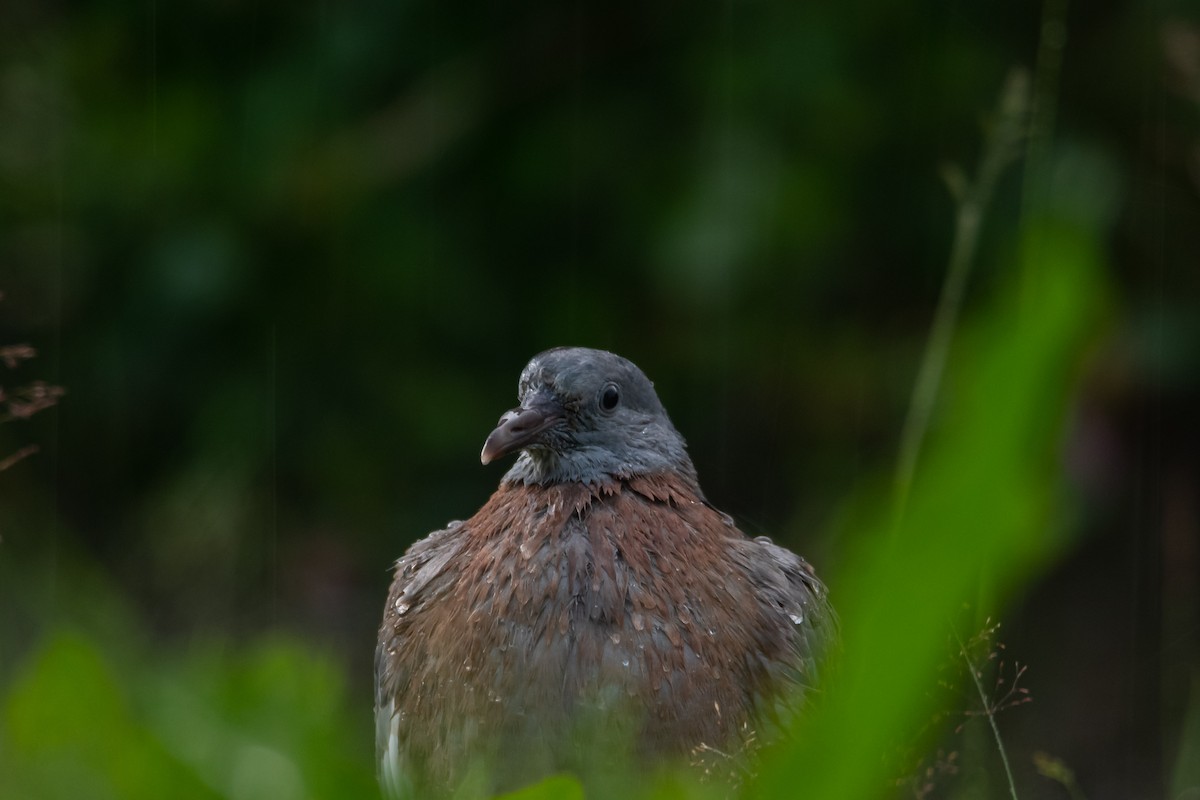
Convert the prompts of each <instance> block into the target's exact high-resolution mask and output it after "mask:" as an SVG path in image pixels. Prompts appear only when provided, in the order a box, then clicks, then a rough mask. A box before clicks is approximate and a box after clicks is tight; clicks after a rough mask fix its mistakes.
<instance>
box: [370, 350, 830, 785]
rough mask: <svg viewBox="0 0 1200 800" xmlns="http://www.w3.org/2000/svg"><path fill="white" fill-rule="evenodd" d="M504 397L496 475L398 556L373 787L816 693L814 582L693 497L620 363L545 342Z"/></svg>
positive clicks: (592, 762)
mask: <svg viewBox="0 0 1200 800" xmlns="http://www.w3.org/2000/svg"><path fill="white" fill-rule="evenodd" d="M518 398H519V401H520V405H519V406H518V407H516V408H514V409H512V410H510V411H507V412H505V413H504V415H503V416H501V417H500V420H499V423H498V424H497V425H496V428H495V430H493V431H492V432H491V434H490V435H488V437H487V440H486V441H485V443H484V445H483V451H482V453H481V454H480V460H481V461H482V462H483V464H485V465H486V464H490V463H491V462H493V461H496V460H498V459H500V458H503V457H504V456H507V455H510V454H513V453H516V454H517V457H516V461H515V462H514V463H513V465H512V467H511V468H510V469H509V470H508V471H507V473H505V475H504V477H503V478H502V479H501V481H500V486H499V488H498V489H497V490H496V491H495V493H494V494H493V495H492V496H491V498H490V499H488V501H487V502H486V503H485V504H484V505H483V507H482V508H480V509H479V510H478V511H477V512H476V513H475V515H474V516H472V517H470V518H469V519H467V520H465V521H454V522H451V523H449V524H448V525H447V526H446V527H445V528H444V529H442V530H439V531H434V532H433V533H431V534H429V535H428V536H426V537H425V538H424V539H421V540H420V541H418V542H416V543H415V544H413V545H412V546H411V547H410V548H409V549H408V551H407V552H406V553H405V554H404V556H403V557H402V558H400V560H399V561H397V562H396V565H395V576H394V580H393V582H392V584H391V588H390V591H389V593H388V597H387V601H386V604H385V606H384V614H383V621H382V623H381V625H380V629H379V639H378V645H377V648H376V658H375V670H376V690H375V719H376V745H377V757H378V771H379V779H380V783H381V785H382V787H383V790H384V793H385V794H386V795H387V796H388V797H392V798H410V797H419V798H427V797H449V796H451V795H453V796H455V797H472V796H487V795H489V794H492V793H495V792H500V791H507V790H511V789H514V788H518V787H520V786H522V785H525V784H528V783H530V782H533V781H535V780H537V779H539V778H541V777H544V776H547V775H550V774H554V773H557V772H563V771H567V772H572V773H574V774H576V775H580V776H588V775H591V776H593V778H595V776H602V775H605V774H609V773H611V771H612V770H618V771H619V772H621V773H622V774H630V773H631V772H632V771H635V770H634V768H633V767H631V766H629V765H637V768H638V769H640V768H641V767H647V768H648V767H653V766H654V765H661V764H669V763H673V762H682V763H689V762H690V763H693V764H695V763H701V762H702V761H703V759H702V758H701V759H697V758H696V754H699V753H706V752H707V753H718V754H722V755H724V754H730V753H733V754H737V753H742V752H748V751H749V750H750V749H752V748H753V747H754V746H755V741H756V740H757V738H759V737H760V731H761V730H763V729H764V728H765V727H766V726H771V725H774V726H775V729H777V728H778V724H779V720H780V719H781V718H783V717H785V716H787V714H788V712H789V710H794V709H796V708H798V707H799V705H801V704H802V703H803V701H804V700H803V699H804V697H805V695H806V694H812V691H813V688H814V684H815V682H816V678H817V675H816V673H817V670H818V664H819V662H820V661H821V658H822V655H823V653H825V652H826V651H827V650H828V648H829V645H830V643H831V641H832V640H833V638H834V636H835V628H836V617H835V614H834V612H833V610H832V607H831V605H830V603H829V600H828V594H827V591H826V588H825V586H824V585H823V584H822V582H821V581H820V580H819V579H818V578H817V575H816V573H815V571H814V570H813V568H812V567H811V566H810V565H809V564H808V563H807V562H806V561H805V560H804V559H803V558H801V557H800V556H798V555H796V554H794V553H792V552H791V551H789V550H787V549H785V548H784V547H781V546H779V545H777V544H775V543H774V542H772V541H771V540H770V539H769V538H767V537H765V536H759V537H756V538H751V537H748V536H747V535H745V534H743V533H742V532H741V531H740V530H738V528H737V526H736V525H735V523H734V521H733V519H732V518H731V517H730V516H728V515H727V514H724V513H722V512H721V511H719V510H717V509H716V508H715V507H714V506H713V505H712V504H711V503H710V502H709V501H708V500H707V499H706V498H705V496H704V493H703V492H702V491H701V489H700V484H699V482H698V480H697V476H696V469H695V467H694V466H693V465H692V461H691V459H690V458H689V456H688V453H687V449H686V445H685V442H684V439H683V437H682V436H681V435H680V434H679V433H678V432H677V431H676V429H675V427H674V426H673V425H672V424H671V420H670V419H669V417H668V416H667V412H666V410H665V409H664V408H663V405H662V403H661V402H660V401H659V399H658V396H657V394H656V393H655V391H654V386H653V384H652V383H651V382H650V380H649V379H648V378H647V377H646V375H645V374H644V373H643V372H642V371H641V370H640V369H639V368H638V367H637V366H636V365H634V364H633V363H632V362H630V361H628V360H626V359H625V358H622V357H620V356H618V355H615V354H613V353H610V352H606V351H603V350H594V349H589V348H582V347H560V348H555V349H552V350H547V351H545V352H543V353H540V354H539V355H537V356H535V357H534V358H533V359H532V360H531V361H530V362H529V363H528V365H527V366H526V367H525V369H524V370H523V371H522V372H521V377H520V381H519V384H518ZM620 765H623V766H620ZM585 780H586V778H585ZM585 785H594V784H585ZM609 788H611V786H610V787H609ZM607 794H608V793H607V792H605V796H606V795H607Z"/></svg>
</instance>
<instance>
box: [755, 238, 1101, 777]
mask: <svg viewBox="0 0 1200 800" xmlns="http://www.w3.org/2000/svg"><path fill="white" fill-rule="evenodd" d="M1099 266H1100V264H1099V255H1098V250H1097V242H1096V240H1095V235H1094V234H1092V233H1090V232H1087V231H1079V230H1076V229H1071V228H1064V227H1043V228H1039V229H1038V230H1036V231H1035V232H1034V233H1033V234H1031V236H1030V238H1029V240H1028V242H1027V247H1026V249H1025V256H1024V260H1023V263H1022V275H1021V277H1022V280H1020V281H1012V282H1010V286H1009V292H1008V293H1007V294H1006V295H1004V296H1003V297H1002V299H1001V302H999V303H998V304H997V305H996V306H995V307H994V308H993V309H992V311H991V313H990V314H989V315H988V316H987V317H986V318H985V319H983V320H982V322H981V323H980V324H978V325H977V326H976V327H974V328H973V329H969V330H967V331H965V332H964V333H965V334H966V335H965V336H964V337H963V338H962V340H961V344H960V346H959V348H958V351H957V353H956V360H955V361H954V363H953V364H952V367H951V369H952V374H951V382H950V386H949V387H948V391H947V401H946V409H945V412H946V413H945V416H944V419H943V422H942V425H941V427H940V428H939V430H938V431H937V433H936V435H935V436H934V438H933V440H932V441H931V444H930V447H929V449H928V451H927V455H926V457H925V461H924V463H923V464H921V465H920V467H919V469H918V472H917V476H916V480H915V482H914V486H913V492H912V495H911V499H910V502H909V505H908V507H907V512H906V514H905V516H904V518H903V519H901V520H898V521H894V520H892V519H891V517H890V514H889V513H888V512H887V510H886V508H885V506H884V505H883V504H882V503H880V505H879V508H878V511H877V513H876V515H875V522H874V524H873V525H872V526H871V529H870V530H868V531H866V532H865V535H863V536H862V537H861V544H860V546H859V547H858V549H857V551H856V553H855V555H854V557H853V559H852V560H850V561H849V563H847V564H846V565H845V567H844V569H843V570H842V571H841V573H840V574H839V575H838V576H837V577H835V578H834V579H833V580H832V581H831V583H832V585H833V586H834V587H835V588H836V591H837V595H836V602H837V605H838V608H839V610H840V612H841V614H842V618H843V622H844V629H843V632H844V658H843V660H842V663H841V664H840V671H839V672H838V673H837V674H836V675H835V677H834V679H833V680H832V681H831V682H830V685H829V686H828V687H827V689H828V693H827V695H826V696H825V697H823V698H820V700H819V701H818V702H817V703H815V705H814V708H813V712H812V713H811V714H810V715H808V716H806V717H803V718H802V719H801V720H800V724H799V725H798V727H797V730H796V740H795V742H794V743H792V744H790V745H787V746H784V747H780V748H779V749H778V750H776V751H775V752H774V753H773V755H772V757H771V758H770V759H769V760H768V766H767V768H766V769H764V770H763V772H762V775H761V776H760V780H758V781H757V783H756V785H755V787H754V789H755V791H754V792H753V795H754V796H757V797H784V796H787V795H788V793H789V792H794V791H796V790H797V788H799V787H802V788H803V791H804V794H805V795H807V796H811V797H820V798H842V797H845V798H862V797H870V796H875V795H879V794H882V793H883V792H884V789H885V787H886V786H887V785H888V780H889V778H890V779H893V780H894V779H898V778H900V777H902V776H901V775H899V774H889V769H895V768H896V767H895V765H889V764H888V761H887V756H888V755H889V754H891V753H893V752H894V751H895V750H896V749H897V748H898V747H900V746H901V745H903V744H906V743H908V742H910V741H911V738H912V737H913V735H914V734H915V733H916V730H917V727H918V726H917V723H918V721H919V720H920V719H922V715H923V713H925V712H928V710H929V709H926V708H925V707H924V704H925V698H926V696H927V694H928V692H929V690H930V689H932V687H933V686H934V684H935V677H934V667H935V665H936V663H937V662H938V661H939V660H940V659H941V658H942V657H943V655H944V654H945V652H946V638H947V635H948V633H949V628H948V625H949V624H950V621H951V620H952V619H954V618H955V617H956V616H957V614H958V611H959V609H960V608H961V607H962V604H963V603H964V602H973V601H976V600H979V592H980V586H981V585H982V586H983V587H984V591H985V595H984V597H983V600H982V602H983V603H984V605H985V606H987V607H990V606H991V605H992V603H994V602H995V601H996V597H995V596H993V595H989V594H988V593H987V587H993V590H999V593H1001V594H1003V593H1006V592H1007V591H1008V590H1010V589H1011V588H1013V586H1014V584H1015V582H1016V580H1017V578H1018V577H1022V578H1028V577H1029V576H1031V575H1033V574H1034V573H1035V572H1036V571H1037V570H1038V569H1039V568H1041V567H1042V566H1044V565H1045V563H1046V562H1047V560H1048V559H1049V558H1050V557H1051V556H1052V555H1053V554H1054V552H1055V551H1056V548H1057V546H1058V545H1059V544H1060V543H1061V540H1060V539H1058V538H1056V537H1055V536H1054V535H1053V533H1052V530H1051V529H1052V528H1053V524H1054V519H1053V512H1052V507H1051V504H1050V498H1051V497H1052V495H1053V493H1054V490H1055V480H1056V478H1055V475H1056V470H1055V466H1056V464H1055V460H1054V459H1055V455H1056V448H1057V445H1058V443H1059V441H1060V431H1061V426H1062V423H1063V422H1064V420H1065V416H1066V413H1067V403H1068V399H1069V396H1070V395H1069V393H1070V390H1071V388H1072V385H1073V379H1074V378H1075V376H1076V374H1077V372H1078V369H1079V364H1080V360H1081V353H1082V349H1081V347H1082V345H1083V344H1085V343H1086V341H1087V340H1088V337H1089V335H1090V334H1091V333H1092V332H1093V331H1094V322H1095V319H1096V313H1097V310H1098V307H1099V305H1100V303H1101V299H1102V292H1101V289H1100V285H1099V282H1098V281H1099V279H1098V269H1099ZM893 526H896V527H895V533H894V534H893Z"/></svg>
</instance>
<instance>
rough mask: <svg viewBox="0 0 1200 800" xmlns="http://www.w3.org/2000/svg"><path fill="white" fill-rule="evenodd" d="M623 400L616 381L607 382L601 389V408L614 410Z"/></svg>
mask: <svg viewBox="0 0 1200 800" xmlns="http://www.w3.org/2000/svg"><path fill="white" fill-rule="evenodd" d="M620 401H621V390H620V389H618V388H617V385H616V384H615V383H610V384H607V385H606V386H605V387H604V388H603V389H601V390H600V410H601V411H612V410H613V409H614V408H616V407H617V403H619V402H620Z"/></svg>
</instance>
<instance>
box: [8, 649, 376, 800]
mask: <svg viewBox="0 0 1200 800" xmlns="http://www.w3.org/2000/svg"><path fill="white" fill-rule="evenodd" d="M106 645H107V643H106ZM345 701H346V698H345V696H344V681H343V678H342V675H341V672H340V670H339V669H338V668H337V667H336V665H334V664H332V663H330V662H329V661H328V659H325V658H323V657H321V656H319V655H314V654H313V653H311V652H309V651H306V650H305V649H304V648H303V647H301V646H299V645H298V644H296V643H294V642H290V641H286V640H276V639H272V638H269V637H268V638H266V639H264V640H261V641H259V642H257V643H255V644H254V645H252V646H250V647H248V648H246V649H245V650H244V651H238V650H236V649H234V648H228V647H225V646H219V645H203V646H202V645H196V646H194V647H192V648H189V649H187V651H186V652H184V653H180V654H174V655H165V654H159V655H157V656H155V657H152V658H150V659H142V658H138V657H137V656H136V655H135V654H130V653H121V652H119V648H114V647H108V646H102V645H100V644H99V643H98V642H97V641H96V640H94V639H89V638H87V637H86V636H84V635H82V634H78V633H75V632H59V633H50V634H47V636H46V639H45V641H44V643H43V645H42V646H41V648H40V649H39V650H37V651H35V652H34V653H32V654H31V656H30V658H29V659H28V660H27V663H26V664H25V667H24V669H23V671H22V672H21V674H20V675H19V676H18V677H17V679H16V680H15V681H14V682H13V685H12V687H11V690H10V692H9V694H8V697H7V698H6V703H5V707H4V717H3V728H2V729H0V730H2V734H0V743H2V745H3V752H2V755H0V769H2V770H3V771H4V772H5V773H7V774H6V775H5V779H6V780H5V783H6V788H7V789H9V790H13V791H15V794H13V795H12V796H15V797H16V796H28V797H42V798H57V797H62V798H79V797H89V798H107V797H114V798H117V797H119V798H161V797H174V798H213V797H225V798H247V799H248V798H254V797H272V798H281V799H282V800H289V799H290V798H323V797H324V798H331V797H372V796H374V794H375V792H376V788H375V785H374V776H373V774H372V771H371V763H370V756H369V754H370V744H369V741H368V739H369V736H368V728H369V725H368V724H367V723H368V720H367V718H366V714H365V713H364V714H362V715H354V714H350V713H348V712H347V709H346V702H345ZM358 716H361V717H362V718H361V719H359V718H358ZM6 796H7V795H6Z"/></svg>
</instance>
